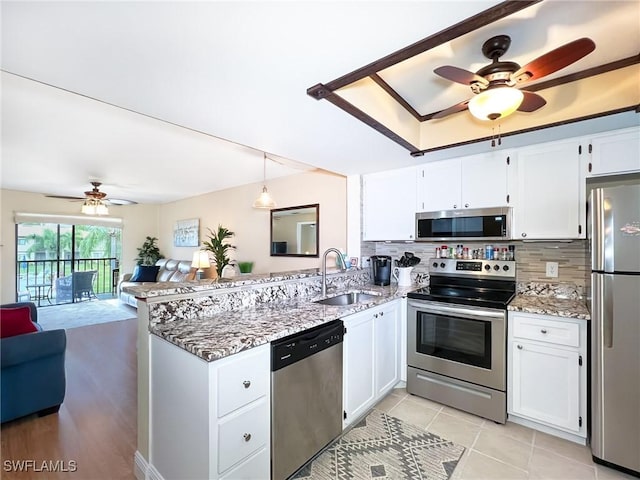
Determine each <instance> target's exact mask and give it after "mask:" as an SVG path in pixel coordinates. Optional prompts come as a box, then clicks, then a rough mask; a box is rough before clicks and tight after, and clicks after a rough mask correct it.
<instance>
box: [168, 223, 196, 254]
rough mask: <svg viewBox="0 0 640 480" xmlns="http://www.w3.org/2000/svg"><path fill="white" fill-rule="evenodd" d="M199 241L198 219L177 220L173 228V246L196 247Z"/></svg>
mask: <svg viewBox="0 0 640 480" xmlns="http://www.w3.org/2000/svg"><path fill="white" fill-rule="evenodd" d="M199 243H200V219H199V218H191V219H189V220H178V221H177V222H176V225H175V227H174V228H173V245H174V247H197V246H198V245H199Z"/></svg>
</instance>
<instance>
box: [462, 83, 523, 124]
mask: <svg viewBox="0 0 640 480" xmlns="http://www.w3.org/2000/svg"><path fill="white" fill-rule="evenodd" d="M523 99H524V94H523V93H522V92H521V91H520V90H518V89H517V88H512V87H507V86H499V87H494V88H488V89H486V90H485V91H484V92H482V93H479V94H478V95H476V96H475V97H473V98H472V99H471V100H470V101H469V111H470V112H471V114H472V115H473V116H474V117H476V118H478V119H480V120H497V119H498V118H504V117H506V116H508V115H511V114H512V113H513V112H515V111H516V110H517V109H518V107H519V106H520V104H521V103H522V100H523Z"/></svg>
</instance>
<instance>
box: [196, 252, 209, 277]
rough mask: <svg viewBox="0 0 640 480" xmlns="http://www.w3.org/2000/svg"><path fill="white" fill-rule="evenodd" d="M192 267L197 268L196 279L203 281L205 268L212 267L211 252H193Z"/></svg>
mask: <svg viewBox="0 0 640 480" xmlns="http://www.w3.org/2000/svg"><path fill="white" fill-rule="evenodd" d="M191 266H192V267H193V268H197V270H196V279H198V280H202V274H203V273H204V272H203V270H202V269H203V268H209V267H210V266H211V265H210V264H209V252H207V251H206V250H198V251H197V252H193V260H192V262H191Z"/></svg>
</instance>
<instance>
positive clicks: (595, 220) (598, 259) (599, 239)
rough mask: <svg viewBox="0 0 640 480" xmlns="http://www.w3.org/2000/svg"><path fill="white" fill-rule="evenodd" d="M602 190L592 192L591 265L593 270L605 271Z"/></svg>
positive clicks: (597, 189)
mask: <svg viewBox="0 0 640 480" xmlns="http://www.w3.org/2000/svg"><path fill="white" fill-rule="evenodd" d="M602 194H603V191H602V188H596V189H594V190H593V191H592V192H591V195H590V198H589V202H590V208H589V212H590V219H589V220H590V223H591V225H590V228H591V232H590V233H591V235H590V236H591V265H592V268H593V270H596V271H603V270H604V236H605V234H604V211H603V210H604V209H603V201H602Z"/></svg>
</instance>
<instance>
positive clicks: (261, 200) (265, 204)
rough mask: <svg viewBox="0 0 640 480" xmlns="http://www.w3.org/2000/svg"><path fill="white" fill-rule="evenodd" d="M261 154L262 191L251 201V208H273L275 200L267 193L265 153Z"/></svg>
mask: <svg viewBox="0 0 640 480" xmlns="http://www.w3.org/2000/svg"><path fill="white" fill-rule="evenodd" d="M262 155H263V173H262V178H263V182H262V193H261V194H260V196H259V197H258V198H257V199H256V201H255V202H253V208H263V209H265V208H274V207H275V206H276V202H274V200H273V198H271V195H269V192H268V191H267V154H266V153H264V152H263V153H262Z"/></svg>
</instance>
